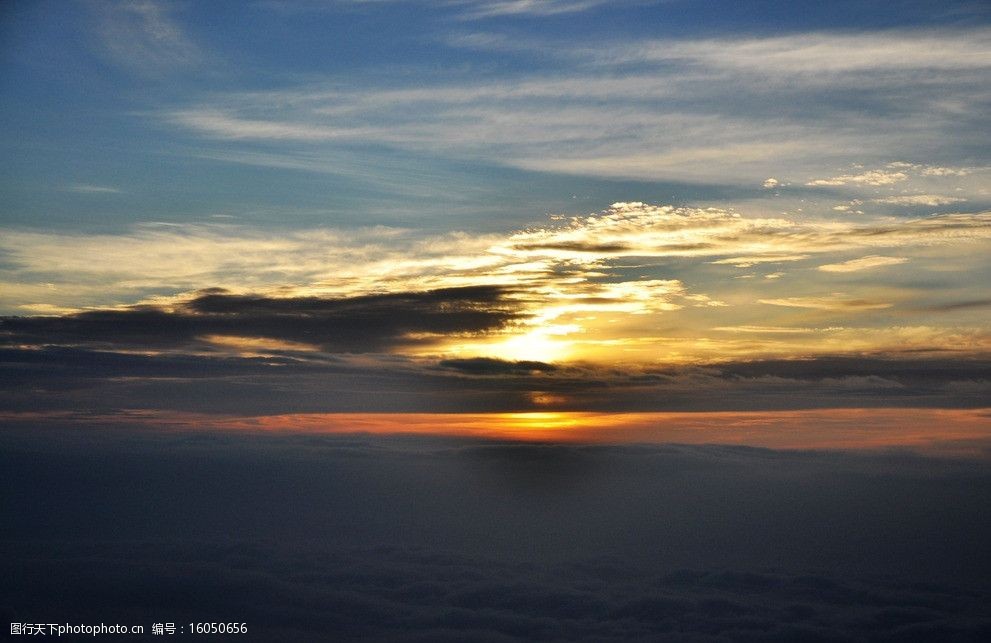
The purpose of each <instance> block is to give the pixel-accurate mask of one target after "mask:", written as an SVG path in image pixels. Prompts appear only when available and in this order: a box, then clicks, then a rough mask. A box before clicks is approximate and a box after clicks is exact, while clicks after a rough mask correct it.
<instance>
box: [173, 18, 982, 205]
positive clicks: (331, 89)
mask: <svg viewBox="0 0 991 643" xmlns="http://www.w3.org/2000/svg"><path fill="white" fill-rule="evenodd" d="M594 4H598V3H594ZM462 7H463V8H465V9H466V10H467V11H469V13H471V12H472V11H474V12H476V14H478V15H481V13H486V14H487V15H495V14H499V15H512V14H513V12H516V15H535V14H538V13H541V12H544V13H550V12H551V11H564V10H572V9H579V8H581V9H590V8H592V7H593V3H591V2H544V3H541V2H525V1H513V2H497V3H484V4H477V3H471V4H470V5H462ZM988 33H989V32H988V31H987V30H981V29H977V30H951V29H931V30H886V31H883V32H867V33H857V34H850V33H829V32H815V33H805V34H797V35H791V36H784V37H781V36H771V37H765V38H745V39H740V38H722V39H703V40H689V39H664V40H655V39H639V40H637V39H634V40H633V41H632V42H631V41H630V39H616V40H613V41H608V40H607V41H597V42H596V45H595V47H594V48H593V47H588V46H586V45H582V44H575V43H573V42H557V41H554V40H553V39H551V40H548V39H547V38H540V39H534V40H533V41H527V40H526V38H525V37H520V35H519V34H515V33H514V34H506V33H500V32H493V33H486V34H481V35H480V34H469V35H468V36H465V35H464V34H460V35H454V36H447V37H445V39H444V44H445V45H447V46H454V47H458V46H470V47H472V48H474V49H479V48H482V49H484V48H486V47H491V48H493V49H495V50H498V51H500V52H505V51H507V50H511V49H513V48H514V47H515V48H516V49H518V50H520V51H521V52H525V53H527V54H530V55H541V56H544V57H547V56H550V57H553V58H554V60H555V61H557V62H556V64H555V65H553V67H552V69H553V71H534V72H533V73H526V74H522V75H517V76H516V77H515V78H514V80H513V82H507V81H504V80H497V81H490V82H478V81H469V80H466V79H464V78H463V77H456V76H452V77H449V78H448V79H446V80H442V81H439V82H438V83H437V84H434V85H432V86H429V87H424V86H422V85H421V84H417V85H415V86H414V85H408V86H402V85H400V86H398V87H397V86H389V87H385V86H374V85H372V86H361V87H358V86H353V85H345V86H342V85H341V84H340V83H333V84H330V83H324V84H314V85H303V86H298V87H295V88H289V89H283V90H279V91H268V92H264V91H262V92H242V93H229V94H226V95H222V94H215V95H214V96H213V97H211V98H210V99H208V100H203V101H200V102H197V103H192V104H187V105H183V106H175V107H169V108H166V109H163V110H162V112H161V113H160V116H161V118H163V119H164V120H166V121H167V122H169V123H170V124H171V125H173V126H179V127H181V128H184V129H187V130H190V131H193V132H196V133H198V134H199V135H201V136H204V137H207V138H211V139H225V140H228V141H230V142H237V141H264V142H267V143H270V144H273V145H274V144H276V143H279V142H281V143H282V144H283V146H284V147H292V146H305V148H306V149H308V150H312V149H314V148H319V147H320V146H323V148H325V149H326V148H330V149H336V147H337V146H339V145H340V144H341V143H348V144H353V142H354V141H361V142H367V143H374V144H380V145H385V146H389V147H392V148H399V149H403V150H410V151H414V152H416V153H426V154H430V155H435V156H440V157H444V158H457V159H465V158H472V159H479V160H484V161H485V162H490V163H498V164H503V165H509V166H513V167H518V168H523V169H529V170H536V171H550V172H563V173H576V174H582V175H593V176H600V177H612V178H617V177H618V178H636V179H643V180H651V181H656V180H686V181H693V182H699V181H701V182H709V183H714V184H725V183H735V184H738V185H741V186H742V185H754V184H755V183H761V182H762V181H765V180H766V179H767V177H776V179H775V180H777V181H779V182H781V183H783V184H787V183H790V182H791V180H792V179H794V180H795V181H800V182H808V183H810V184H811V185H828V186H842V185H867V186H875V185H881V186H883V185H890V184H892V181H895V182H900V181H901V179H899V178H898V175H899V174H904V172H903V171H902V170H899V169H897V168H888V169H883V170H880V169H879V170H874V171H871V172H864V173H844V174H840V175H836V176H833V177H831V178H830V177H826V178H823V177H825V174H824V172H827V171H830V168H832V167H835V166H836V165H837V164H842V163H850V162H851V160H853V161H858V162H862V163H870V162H884V161H885V160H887V159H891V158H920V157H924V156H925V155H926V154H929V153H931V150H932V146H931V145H930V141H931V140H932V139H933V137H939V138H940V139H941V140H944V141H947V143H946V144H945V146H944V147H947V148H953V147H960V146H964V145H966V142H967V141H969V140H970V139H971V137H972V136H973V131H974V127H973V123H972V122H971V121H973V118H972V117H971V118H961V114H964V115H971V116H973V115H975V114H977V113H979V111H980V105H981V104H982V101H983V95H982V93H981V92H980V91H979V90H978V89H976V88H977V87H980V86H981V85H982V81H984V80H986V79H985V78H984V77H985V76H986V74H987V71H988V69H989V66H988V65H986V64H985V63H984V62H983V61H984V60H985V58H986V56H984V55H983V54H984V53H985V52H986V51H987V43H988V40H989V36H988ZM920 42H926V43H939V45H935V44H934V45H933V47H932V48H931V49H928V50H926V49H920V48H919V43H920ZM920 51H938V52H939V53H938V54H930V55H926V56H922V55H920V54H919V52H920ZM934 70H938V73H935V72H934ZM785 79H787V82H786V80H785ZM934 92H939V95H941V96H948V97H952V99H953V100H952V105H951V104H950V101H946V100H943V101H940V100H935V99H934V98H933V97H934ZM769 105H770V106H773V108H772V109H768V106H769ZM851 115H855V117H854V116H851ZM850 149H860V150H864V154H865V158H860V159H850V158H849V150H850ZM813 150H814V152H813ZM246 151H249V152H250V151H256V150H246ZM934 160H935V159H934ZM908 165H911V166H912V167H913V168H914V167H916V166H917V168H916V169H917V173H918V174H920V175H921V176H926V177H929V178H934V177H940V176H942V177H943V178H962V177H963V176H965V175H964V174H960V173H958V172H956V171H954V172H952V173H947V172H941V171H938V170H937V168H942V169H952V168H949V167H946V166H944V165H936V164H931V163H930V164H908ZM926 168H929V169H926ZM783 172H787V173H788V174H790V175H791V176H790V177H789V176H787V175H782V173H783ZM809 177H812V178H809ZM967 189H968V190H970V191H976V190H977V189H978V188H976V187H974V186H973V185H972V184H971V183H967ZM969 193H970V192H968V194H969Z"/></svg>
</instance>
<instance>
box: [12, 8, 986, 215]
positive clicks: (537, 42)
mask: <svg viewBox="0 0 991 643" xmlns="http://www.w3.org/2000/svg"><path fill="white" fill-rule="evenodd" d="M841 5H842V6H837V5H836V4H835V3H831V4H830V6H829V7H828V8H825V7H822V6H820V5H818V4H816V3H805V4H788V5H787V6H784V5H781V4H780V3H766V2H765V3H760V2H743V3H741V2H704V3H693V2H636V1H631V2H619V3H602V2H488V3H487V2H457V1H453V2H412V1H411V2H401V1H396V2H392V1H387V0H382V1H368V2H300V3H291V2H285V3H283V2H256V3H248V4H247V5H245V3H162V4H155V3H150V2H149V3H142V2H138V3H101V2H83V3H75V2H64V3H63V2H37V3H16V2H15V3H9V4H8V5H7V6H6V7H5V9H4V13H3V18H2V20H3V26H2V28H3V30H4V32H5V37H4V45H3V49H2V50H0V52H2V54H0V55H2V61H3V75H2V80H0V82H2V83H3V93H4V99H3V105H2V112H0V115H2V127H3V129H4V131H3V140H4V144H3V145H4V154H3V157H4V159H5V160H4V162H3V167H2V170H3V174H2V181H3V189H4V193H5V195H6V196H5V201H6V203H5V206H4V223H5V224H6V225H13V226H18V227H34V228H48V229H56V230H78V231H84V232H85V231H112V230H119V229H121V228H123V227H126V226H127V225H129V224H134V223H137V222H147V221H167V222H187V221H204V220H209V219H210V217H213V216H215V215H224V216H233V217H236V218H237V219H238V220H239V221H242V222H244V223H247V224H250V225H257V226H265V227H286V228H309V227H319V226H328V225H329V226H339V227H347V226H354V225H367V224H368V223H382V224H386V225H400V226H406V227H413V228H421V229H429V230H434V231H437V230H449V229H461V228H464V229H469V230H481V229H484V230H498V229H504V230H505V229H513V228H514V227H519V226H522V225H526V224H532V223H539V222H542V217H543V215H544V214H545V213H548V212H553V213H573V214H578V213H585V212H594V211H597V210H600V209H601V208H603V207H606V206H608V205H609V204H610V203H613V202H615V201H632V200H637V201H645V202H651V203H672V202H673V203H677V204H684V203H690V204H699V203H713V202H719V203H722V204H726V203H730V204H735V203H736V202H741V201H742V202H750V201H753V200H758V201H760V200H761V198H762V197H766V196H767V195H766V191H765V192H762V190H761V189H760V182H761V181H762V180H764V179H766V178H771V177H774V178H777V179H778V180H779V181H782V182H785V181H790V182H791V183H792V184H793V187H792V189H791V190H790V191H789V193H788V195H787V196H788V197H791V198H801V197H808V198H810V199H811V198H828V197H829V196H832V195H831V194H830V192H831V191H830V190H826V189H822V188H820V189H818V190H803V189H802V184H803V183H805V182H808V181H811V180H815V179H822V178H829V177H832V176H836V175H843V174H847V175H849V174H851V172H850V171H849V166H851V165H853V164H864V165H866V166H870V167H874V166H882V165H884V164H886V163H890V162H897V161H902V162H910V163H918V164H935V165H939V166H967V167H969V166H974V165H981V164H982V163H985V162H986V160H987V159H986V152H985V150H986V149H987V147H988V145H987V143H988V141H987V140H986V134H984V132H986V128H982V127H981V124H982V123H981V120H982V116H983V115H984V114H986V107H987V95H986V92H985V91H984V90H983V89H981V86H982V83H981V81H982V80H986V73H987V56H988V42H989V38H991V36H989V32H988V19H989V12H988V9H987V7H986V5H985V4H984V3H980V2H962V3H950V4H945V5H943V4H941V6H940V7H938V8H934V7H933V6H932V3H925V2H896V3H884V4H883V5H881V4H878V3H863V2H847V3H841ZM765 175H766V176H765ZM981 178H982V184H981V187H983V188H986V181H983V179H986V177H981ZM974 183H976V181H974V180H971V181H969V182H967V185H965V186H964V188H965V189H966V190H967V196H968V197H971V199H970V204H969V205H968V206H965V207H966V208H968V209H975V208H980V207H981V206H984V205H987V201H988V198H989V197H988V196H987V194H986V190H985V189H978V187H977V186H975V185H974ZM795 185H797V186H798V187H795ZM899 187H901V188H905V187H907V186H906V185H901V186H899ZM930 187H934V186H931V185H919V186H918V188H919V189H920V190H922V189H926V188H930ZM941 187H942V186H941ZM958 187H960V186H959V185H954V186H953V188H954V189H956V188H958ZM837 192H839V194H838V195H837V196H838V197H840V198H842V197H846V196H850V195H849V194H848V192H850V190H846V189H844V190H838V191H837ZM951 196H958V197H959V195H951ZM975 199H976V201H977V202H976V203H974V201H975ZM888 210H889V211H891V213H892V214H895V215H902V214H906V213H917V212H918V209H913V208H900V209H897V210H895V209H894V208H888Z"/></svg>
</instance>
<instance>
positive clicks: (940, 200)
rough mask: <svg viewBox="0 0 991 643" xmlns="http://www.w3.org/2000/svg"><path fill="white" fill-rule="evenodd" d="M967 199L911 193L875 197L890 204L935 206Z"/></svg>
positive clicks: (875, 200)
mask: <svg viewBox="0 0 991 643" xmlns="http://www.w3.org/2000/svg"><path fill="white" fill-rule="evenodd" d="M966 200H967V199H964V198H962V197H954V196H940V195H938V194H909V195H902V196H888V197H884V198H880V199H874V202H875V203H887V204H890V205H928V206H933V207H935V206H939V205H950V204H952V203H962V202H964V201H966Z"/></svg>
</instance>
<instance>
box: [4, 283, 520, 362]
mask: <svg viewBox="0 0 991 643" xmlns="http://www.w3.org/2000/svg"><path fill="white" fill-rule="evenodd" d="M519 317H520V314H519V313H518V306H517V305H514V304H513V303H511V302H510V301H509V300H507V299H506V291H505V290H504V289H502V288H499V287H495V286H470V287H463V288H449V289H442V290H433V291H425V292H410V293H389V294H382V295H365V296H360V297H350V298H336V299H328V298H320V297H285V298H273V297H264V296H253V295H235V294H231V293H227V292H217V291H213V292H206V293H202V294H199V295H198V296H196V297H194V298H192V299H190V300H188V301H183V302H180V303H177V304H174V305H172V306H171V307H169V308H165V307H155V306H147V305H145V306H134V307H130V308H124V309H118V310H100V311H87V312H81V313H75V314H72V315H64V316H61V317H7V318H0V332H2V333H3V335H4V337H5V341H6V342H9V343H14V344H36V345H63V346H80V345H82V346H94V347H109V348H116V349H122V348H131V349H135V348H136V349H146V350H162V349H175V348H187V349H189V348H192V347H193V346H195V345H196V344H198V343H200V344H202V343H206V344H213V345H220V346H223V345H225V343H226V344H234V345H239V342H238V341H237V340H238V338H247V340H248V341H247V342H246V343H245V345H244V348H245V349H247V350H251V351H254V350H257V349H259V348H264V347H265V346H266V342H268V343H267V346H268V347H269V348H271V346H272V344H271V341H270V340H277V341H280V342H283V343H281V344H277V346H280V347H282V348H283V349H286V348H289V349H292V348H293V347H294V346H295V347H297V348H298V347H304V348H307V347H319V348H321V349H323V350H326V351H336V352H352V353H359V352H372V351H383V350H386V349H390V348H395V347H397V346H400V345H403V344H413V343H417V342H430V341H432V340H433V339H434V338H436V337H437V336H444V335H449V334H467V335H471V334H478V333H483V332H493V331H497V330H499V329H500V328H502V327H504V326H506V325H507V324H509V323H510V322H513V321H516V320H518V319H519ZM218 338H220V339H219V341H218ZM223 338H228V340H227V341H226V342H225V341H223ZM259 339H261V340H265V341H259ZM285 342H288V343H289V344H286V343H285Z"/></svg>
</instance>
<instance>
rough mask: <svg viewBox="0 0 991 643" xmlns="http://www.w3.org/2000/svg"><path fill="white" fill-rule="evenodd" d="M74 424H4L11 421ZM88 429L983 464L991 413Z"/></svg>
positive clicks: (232, 419) (282, 419)
mask: <svg viewBox="0 0 991 643" xmlns="http://www.w3.org/2000/svg"><path fill="white" fill-rule="evenodd" d="M60 417H64V419H72V420H76V421H78V420H79V419H80V418H79V417H76V416H74V415H73V414H58V413H19V414H6V415H4V416H3V418H0V419H4V420H7V421H17V422H25V421H28V422H29V421H31V420H32V419H37V420H41V419H48V420H51V419H58V418H60ZM86 424H89V425H94V424H96V425H101V426H119V425H122V424H129V425H133V424H142V425H147V426H149V427H160V428H169V429H181V430H220V431H260V432H266V433H267V432H280V433H293V432H299V433H318V434H339V435H344V434H370V435H382V436H386V435H423V436H430V435H433V436H443V437H466V438H479V439H496V440H510V441H520V442H568V443H627V444H628V443H653V444H664V443H678V444H725V445H734V446H753V447H763V448H771V449H786V450H795V449H797V450H821V449H838V450H849V449H854V450H859V449H886V448H906V449H912V450H922V451H939V452H943V453H959V454H966V455H975V454H981V453H985V451H986V450H985V447H986V446H987V445H988V444H989V441H991V408H982V409H912V408H908V409H901V408H879V409H861V408H847V409H814V410H791V411H719V412H647V413H643V412H637V413H603V412H572V411H548V412H508V413H297V414H282V415H263V416H216V415H210V414H197V413H173V412H167V411H157V410H133V411H129V412H125V413H120V414H116V415H112V416H97V417H94V416H89V418H88V419H87V420H86Z"/></svg>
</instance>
